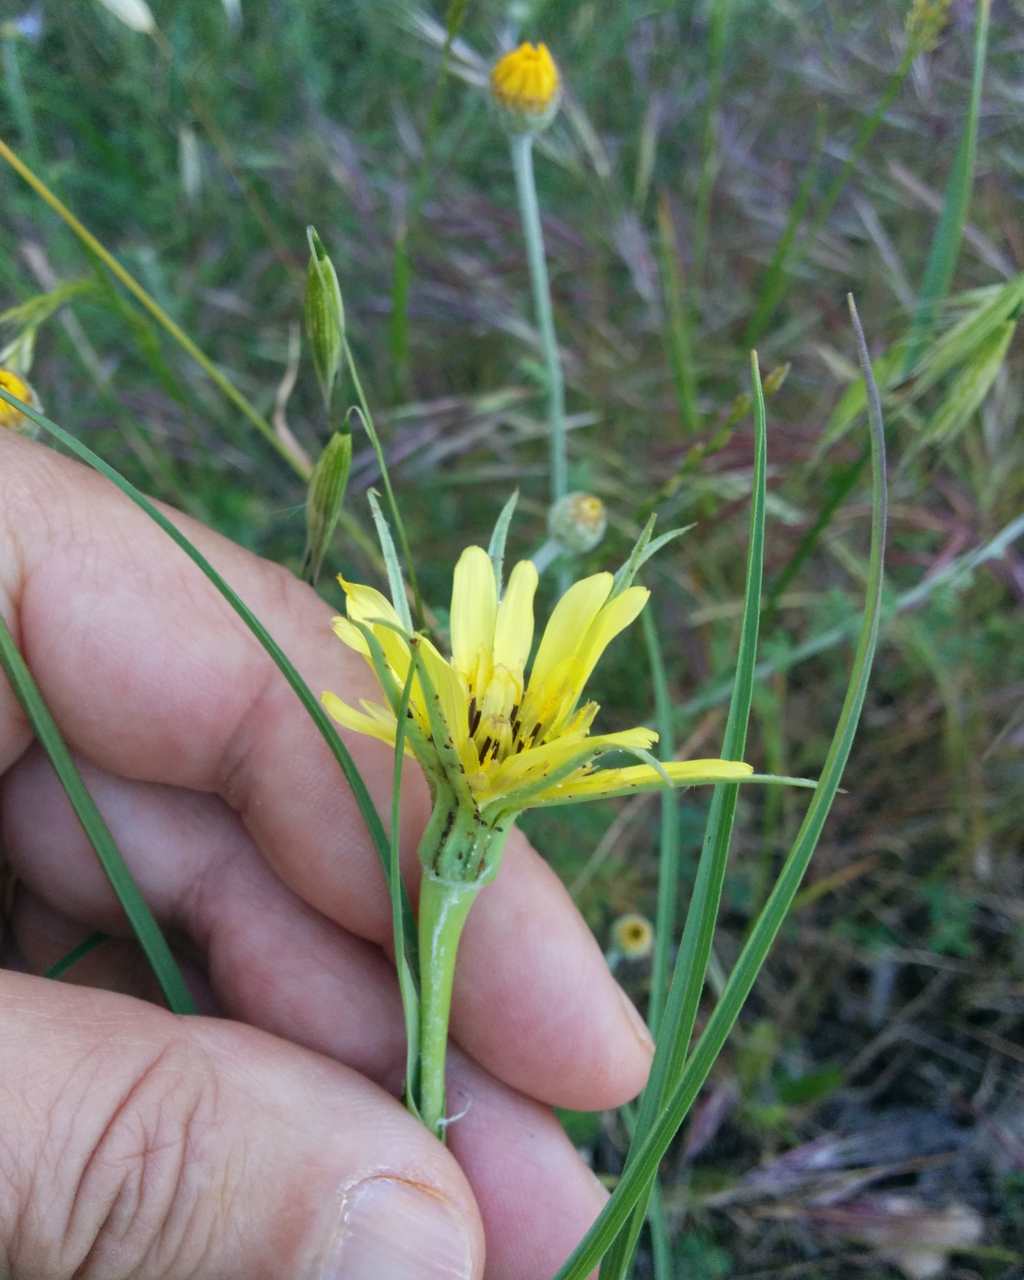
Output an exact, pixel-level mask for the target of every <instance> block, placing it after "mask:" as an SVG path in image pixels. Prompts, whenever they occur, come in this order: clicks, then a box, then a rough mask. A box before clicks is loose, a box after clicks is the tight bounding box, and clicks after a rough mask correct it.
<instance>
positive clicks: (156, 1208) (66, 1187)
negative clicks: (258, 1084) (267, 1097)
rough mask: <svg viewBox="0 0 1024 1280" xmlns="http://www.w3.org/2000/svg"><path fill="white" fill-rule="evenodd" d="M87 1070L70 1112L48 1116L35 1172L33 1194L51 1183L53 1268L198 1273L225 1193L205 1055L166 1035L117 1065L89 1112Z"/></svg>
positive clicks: (94, 1279) (84, 1273)
mask: <svg viewBox="0 0 1024 1280" xmlns="http://www.w3.org/2000/svg"><path fill="white" fill-rule="evenodd" d="M87 1074H88V1075H89V1076H90V1077H91V1079H90V1080H89V1081H88V1082H84V1083H85V1087H84V1088H83V1087H82V1085H83V1082H79V1086H78V1087H77V1088H76V1089H75V1090H74V1091H73V1097H72V1099H71V1101H72V1108H71V1109H72V1110H73V1111H74V1112H77V1113H78V1114H74V1115H72V1116H70V1117H68V1118H66V1119H65V1120H64V1121H63V1122H62V1123H61V1122H60V1121H56V1122H55V1119H54V1116H53V1115H51V1122H50V1134H49V1138H50V1141H49V1142H48V1144H47V1146H48V1151H47V1152H46V1155H45V1158H44V1161H43V1162H42V1163H43V1164H44V1166H49V1168H48V1176H47V1177H45V1178H42V1179H40V1178H38V1177H37V1178H36V1179H35V1188H34V1189H35V1191H36V1194H38V1193H39V1192H40V1191H44V1188H45V1186H46V1184H47V1183H48V1184H49V1186H50V1188H51V1189H52V1188H53V1187H54V1183H55V1182H56V1184H57V1188H58V1198H57V1205H59V1206H61V1207H62V1208H63V1213H64V1218H63V1229H61V1226H60V1223H61V1218H60V1210H59V1209H57V1207H56V1206H55V1205H54V1203H53V1201H52V1200H50V1203H49V1205H48V1208H47V1210H46V1216H47V1218H48V1219H49V1223H50V1225H49V1226H47V1227H44V1228H43V1232H44V1238H45V1239H47V1240H48V1241H49V1242H50V1244H51V1247H52V1248H53V1250H54V1256H53V1261H54V1262H55V1264H56V1267H57V1271H56V1274H61V1275H64V1274H73V1275H74V1276H75V1277H76V1280H101V1278H104V1280H105V1278H106V1277H109V1276H111V1275H126V1274H127V1275H133V1276H134V1275H138V1276H153V1277H157V1276H159V1277H163V1276H172V1275H177V1274H195V1273H196V1271H197V1268H199V1273H200V1274H201V1273H202V1272H201V1267H202V1260H203V1258H204V1256H205V1255H206V1253H207V1251H208V1249H209V1247H210V1242H211V1240H212V1238H213V1236H214V1233H215V1231H216V1227H217V1223H218V1221H219V1220H220V1216H221V1214H222V1212H223V1210H224V1206H225V1202H226V1200H227V1199H229V1196H228V1195H227V1194H226V1193H227V1190H228V1189H227V1188H226V1187H225V1185H224V1183H225V1174H224V1166H223V1164H222V1162H220V1161H218V1160H216V1159H215V1158H214V1147H215V1135H216V1131H217V1127H218V1110H219V1104H218V1093H217V1081H216V1076H215V1074H214V1072H213V1070H212V1068H211V1066H210V1064H209V1063H208V1061H207V1060H206V1059H205V1057H204V1056H203V1055H202V1054H201V1053H200V1052H199V1051H198V1050H197V1049H196V1048H195V1047H194V1045H193V1044H192V1043H191V1042H190V1041H188V1040H186V1039H184V1038H181V1039H177V1040H171V1041H168V1042H167V1043H165V1044H164V1045H163V1046H162V1047H161V1048H160V1050H159V1051H158V1052H157V1053H156V1054H155V1055H152V1056H150V1057H149V1058H148V1059H147V1060H146V1061H145V1062H144V1063H143V1064H142V1065H141V1066H139V1067H138V1068H136V1069H134V1070H132V1071H131V1072H130V1073H128V1076H127V1078H126V1079H125V1081H123V1082H122V1083H121V1084H120V1085H119V1087H118V1088H117V1089H116V1090H114V1091H113V1092H112V1094H111V1095H110V1096H109V1097H108V1100H107V1102H106V1105H105V1107H104V1108H103V1112H102V1115H101V1116H100V1117H97V1116H96V1114H95V1112H94V1110H93V1109H92V1108H90V1106H89V1101H90V1098H91V1097H92V1096H93V1090H92V1089H91V1088H90V1087H89V1085H90V1084H91V1083H93V1082H94V1081H95V1079H96V1074H95V1072H93V1071H91V1072H89V1073H87ZM65 1102H66V1100H65ZM60 1109H61V1108H60V1107H58V1108H57V1109H56V1110H58V1111H59V1110H60ZM83 1130H84V1132H83ZM44 1194H45V1192H44ZM55 1224H56V1225H55ZM55 1232H56V1234H57V1237H58V1238H57V1239H56V1240H53V1239H52V1237H53V1235H54V1233H55ZM33 1234H35V1233H33ZM27 1244H28V1241H26V1245H27ZM29 1247H32V1246H29ZM34 1247H35V1248H36V1249H38V1244H36V1245H35V1246H34ZM32 1256H33V1258H35V1257H37V1256H38V1255H37V1254H36V1253H35V1252H34V1253H33V1255H32ZM29 1270H30V1273H31V1274H35V1271H34V1270H33V1269H32V1268H31V1267H30V1268H29ZM15 1274H17V1268H15ZM42 1274H50V1272H48V1271H43V1272H42Z"/></svg>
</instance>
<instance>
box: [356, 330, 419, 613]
mask: <svg viewBox="0 0 1024 1280" xmlns="http://www.w3.org/2000/svg"><path fill="white" fill-rule="evenodd" d="M344 345H345V361H346V363H347V364H348V370H349V373H350V374H351V375H352V385H353V387H355V392H356V398H357V399H358V401H359V411H360V415H359V416H360V418H361V419H362V424H363V428H364V430H365V431H366V434H367V435H368V436H369V438H370V444H371V446H372V447H373V452H374V456H375V457H376V459H377V467H378V469H379V470H380V479H381V483H382V484H383V486H384V493H385V495H386V496H387V500H388V508H389V509H390V511H391V519H392V520H393V521H394V522H395V530H396V532H397V533H398V542H399V545H400V546H401V548H402V555H403V557H404V558H405V571H406V573H407V574H408V575H409V585H410V586H411V587H412V593H413V597H414V598H415V601H416V618H417V621H418V622H419V624H420V626H421V627H422V626H425V625H426V615H425V612H424V609H423V597H422V596H421V595H420V584H419V582H418V581H417V579H416V565H415V562H414V561H413V558H412V552H411V551H410V550H409V539H408V537H407V535H406V532H405V521H404V520H403V519H402V513H401V511H400V510H399V507H398V503H397V501H396V500H395V491H394V489H392V487H391V475H390V473H389V471H388V464H387V459H386V458H385V457H384V448H383V446H382V445H381V442H380V436H379V435H378V434H377V428H376V426H375V424H374V421H373V414H372V413H371V411H370V405H369V402H368V401H367V399H366V392H365V391H364V390H363V382H362V379H361V378H360V376H359V370H358V369H357V368H356V362H355V357H354V356H353V355H352V348H351V346H349V342H348V339H347V338H346V339H345V340H344Z"/></svg>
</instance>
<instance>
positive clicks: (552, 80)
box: [491, 41, 561, 130]
mask: <svg viewBox="0 0 1024 1280" xmlns="http://www.w3.org/2000/svg"><path fill="white" fill-rule="evenodd" d="M491 93H492V94H493V96H494V101H495V102H496V103H497V105H498V106H499V107H500V108H501V109H502V111H503V112H504V114H505V118H506V120H507V121H508V123H509V124H510V125H511V126H512V127H513V128H517V129H525V130H533V129H543V128H544V127H545V126H546V125H547V124H549V123H550V122H551V120H552V119H553V117H554V114H555V112H556V111H557V110H558V100H559V97H560V94H561V79H560V77H559V74H558V67H557V66H556V65H555V60H554V58H552V56H551V53H550V51H549V50H548V47H547V45H546V44H539V43H538V44H536V45H533V44H530V42H529V41H526V43H524V44H521V45H520V46H519V48H518V49H513V50H512V52H511V53H506V54H505V56H504V57H503V58H499V60H498V61H497V62H496V63H495V65H494V68H493V70H492V71H491Z"/></svg>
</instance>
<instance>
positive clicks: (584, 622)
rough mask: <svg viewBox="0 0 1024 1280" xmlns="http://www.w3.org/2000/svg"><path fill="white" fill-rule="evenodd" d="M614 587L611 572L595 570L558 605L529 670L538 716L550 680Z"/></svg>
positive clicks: (531, 695)
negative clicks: (596, 571)
mask: <svg viewBox="0 0 1024 1280" xmlns="http://www.w3.org/2000/svg"><path fill="white" fill-rule="evenodd" d="M611 589H612V575H611V574H610V573H595V574H593V575H592V576H591V577H589V578H582V579H581V580H580V581H579V582H574V583H573V585H572V586H571V587H570V588H569V590H568V591H567V592H566V593H565V595H564V596H562V598H561V600H559V602H558V604H556V605H555V607H554V610H553V611H552V614H551V617H550V618H549V619H548V625H547V626H546V627H545V628H544V634H543V636H542V637H541V641H540V648H539V649H538V650H537V656H536V658H535V659H534V661H533V669H532V671H531V672H530V684H529V689H528V691H527V698H528V700H529V702H530V704H531V706H532V707H533V708H535V710H536V714H537V718H540V710H541V707H542V706H543V704H544V702H545V698H546V696H547V693H546V690H547V685H548V682H549V681H550V679H551V677H552V676H553V675H555V674H556V673H557V672H558V671H559V669H560V668H562V667H563V665H564V664H565V663H568V662H572V660H573V658H574V656H575V654H576V652H577V650H578V649H579V645H580V642H581V640H582V639H583V637H584V636H585V635H586V634H587V632H588V631H589V630H590V626H591V623H592V622H593V621H594V619H595V618H596V617H597V614H598V612H599V611H600V609H601V606H602V605H603V604H604V602H605V601H606V600H607V599H608V595H609V593H610V592H611Z"/></svg>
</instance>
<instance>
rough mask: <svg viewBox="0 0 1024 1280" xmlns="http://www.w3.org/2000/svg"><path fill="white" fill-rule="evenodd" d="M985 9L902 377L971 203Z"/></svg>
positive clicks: (941, 290) (983, 5)
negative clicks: (961, 124)
mask: <svg viewBox="0 0 1024 1280" xmlns="http://www.w3.org/2000/svg"><path fill="white" fill-rule="evenodd" d="M991 9H992V3H991V0H979V2H978V18H977V25H976V26H975V31H974V69H973V72H972V77H971V97H970V102H969V103H968V107H967V119H966V121H965V122H964V132H963V136H962V137H961V139H960V145H959V147H958V148H957V152H956V158H955V159H954V161H953V168H952V170H951V171H950V175H949V182H948V184H947V186H946V195H945V199H944V200H943V203H942V212H941V214H940V215H939V221H938V224H937V225H936V228H935V235H934V238H933V239H932V245H931V249H930V250H929V253H928V262H927V264H926V266H925V271H924V279H923V280H922V282H921V292H920V294H919V295H918V300H917V310H916V311H915V313H914V321H913V325H912V327H911V331H910V340H909V342H908V344H907V352H906V356H905V363H904V366H903V371H904V374H906V373H909V371H910V370H911V369H912V368H913V366H914V364H915V363H916V361H917V358H918V356H919V355H920V354H921V350H922V348H923V347H924V344H925V343H926V342H927V340H928V335H929V333H930V332H931V329H932V327H933V325H934V323H935V318H936V313H937V310H938V307H939V304H940V303H941V302H942V301H943V299H944V298H945V297H946V295H947V294H948V293H949V286H950V284H951V283H952V281H953V272H954V271H955V269H956V263H957V259H958V258H959V256H960V245H961V242H962V241H963V236H964V226H965V225H966V223H967V210H968V208H969V206H970V203H971V190H972V188H973V186H974V158H975V153H976V151H977V145H978V117H979V115H980V112H981V86H982V82H983V81H984V78H985V56H986V52H987V49H988V25H989V15H990V13H991Z"/></svg>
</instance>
